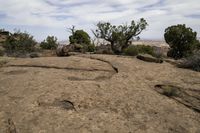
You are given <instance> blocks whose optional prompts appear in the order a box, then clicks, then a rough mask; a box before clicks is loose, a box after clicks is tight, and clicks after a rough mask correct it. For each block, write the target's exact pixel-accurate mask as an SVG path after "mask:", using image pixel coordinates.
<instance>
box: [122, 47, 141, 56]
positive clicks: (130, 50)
mask: <svg viewBox="0 0 200 133" xmlns="http://www.w3.org/2000/svg"><path fill="white" fill-rule="evenodd" d="M124 53H125V55H130V56H136V55H138V54H139V50H138V48H137V47H136V46H129V47H128V48H126V49H125V50H124Z"/></svg>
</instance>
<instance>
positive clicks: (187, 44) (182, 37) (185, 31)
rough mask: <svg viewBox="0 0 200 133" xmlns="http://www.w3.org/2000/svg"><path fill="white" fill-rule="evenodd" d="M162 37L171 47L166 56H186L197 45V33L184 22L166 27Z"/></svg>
mask: <svg viewBox="0 0 200 133" xmlns="http://www.w3.org/2000/svg"><path fill="white" fill-rule="evenodd" d="M164 37H165V41H166V42H167V43H168V44H169V46H170V48H171V50H170V51H169V52H168V56H170V57H173V58H175V59H179V58H182V57H186V56H188V55H190V54H191V53H192V52H193V50H194V49H197V48H198V47H199V41H198V40H197V33H196V32H193V30H192V29H191V28H190V27H186V26H185V24H178V25H173V26H170V27H168V28H166V29H165V34H164Z"/></svg>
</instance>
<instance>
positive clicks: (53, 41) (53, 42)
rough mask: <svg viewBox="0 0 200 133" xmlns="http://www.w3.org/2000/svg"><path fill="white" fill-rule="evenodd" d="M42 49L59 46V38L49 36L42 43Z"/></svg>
mask: <svg viewBox="0 0 200 133" xmlns="http://www.w3.org/2000/svg"><path fill="white" fill-rule="evenodd" d="M40 47H41V48H42V49H56V48H57V47H58V43H57V38H56V37H54V36H48V37H47V38H46V40H44V41H43V42H41V43H40Z"/></svg>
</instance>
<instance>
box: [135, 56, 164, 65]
mask: <svg viewBox="0 0 200 133" xmlns="http://www.w3.org/2000/svg"><path fill="white" fill-rule="evenodd" d="M137 59H140V60H143V61H146V62H154V63H163V60H162V59H160V58H155V57H153V56H151V55H148V54H139V55H138V56H137Z"/></svg>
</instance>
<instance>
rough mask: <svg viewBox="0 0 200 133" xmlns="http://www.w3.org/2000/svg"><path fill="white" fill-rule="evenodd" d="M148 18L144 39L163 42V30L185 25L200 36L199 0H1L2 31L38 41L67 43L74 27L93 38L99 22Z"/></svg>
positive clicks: (121, 21) (118, 21)
mask: <svg viewBox="0 0 200 133" xmlns="http://www.w3.org/2000/svg"><path fill="white" fill-rule="evenodd" d="M141 17H143V18H145V19H146V20H147V22H148V23H149V26H148V28H147V29H146V30H145V31H144V32H143V33H142V34H141V38H142V39H163V33H164V29H165V28H166V27H168V26H170V25H174V24H183V23H184V24H186V25H187V26H189V27H191V28H193V30H195V31H197V32H198V36H200V4H199V0H1V1H0V28H4V29H6V30H10V31H13V29H15V28H16V29H20V30H21V31H27V32H28V33H30V34H32V35H34V37H35V39H37V40H38V41H41V40H43V39H44V38H45V37H46V36H47V35H54V36H57V37H58V39H59V40H60V41H61V40H67V39H68V36H69V32H68V31H67V28H68V27H71V25H75V26H76V28H77V29H84V30H85V31H87V32H89V33H90V34H91V35H92V33H91V29H95V24H96V23H97V22H98V21H109V22H111V23H113V24H122V23H125V22H130V21H131V20H136V21H137V20H139V18H141Z"/></svg>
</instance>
